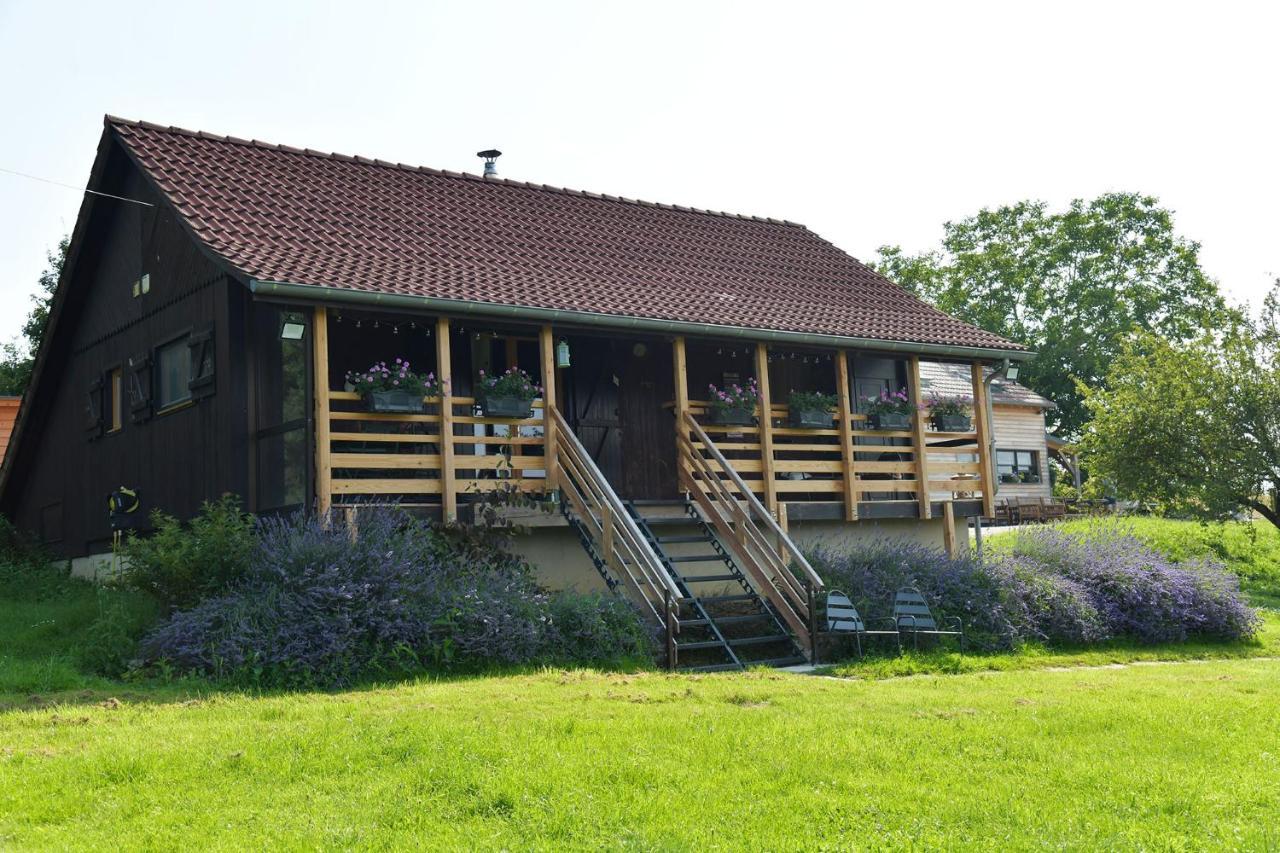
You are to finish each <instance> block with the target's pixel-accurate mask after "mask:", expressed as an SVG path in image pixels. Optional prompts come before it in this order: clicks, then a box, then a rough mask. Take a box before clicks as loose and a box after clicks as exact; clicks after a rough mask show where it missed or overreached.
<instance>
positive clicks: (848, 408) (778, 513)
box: [305, 307, 994, 530]
mask: <svg viewBox="0 0 1280 853" xmlns="http://www.w3.org/2000/svg"><path fill="white" fill-rule="evenodd" d="M305 318H306V320H307V323H308V326H309V329H310V335H309V338H310V341H311V346H310V347H309V348H308V349H309V355H310V360H311V364H310V365H309V366H310V373H311V375H312V377H313V380H312V383H311V384H312V394H311V397H312V400H313V406H314V412H313V422H314V438H313V441H312V442H311V444H312V452H313V455H314V466H313V470H314V475H313V488H312V491H313V499H314V504H315V506H316V507H317V508H318V509H319V510H320V511H322V512H324V511H328V510H329V509H330V508H333V507H342V506H350V505H356V504H360V503H369V502H379V501H391V500H394V501H397V502H399V503H401V504H403V505H409V506H413V507H415V508H417V509H418V510H420V511H422V512H424V513H426V514H429V515H431V516H432V517H436V518H439V519H441V520H445V521H448V520H454V519H459V518H462V519H463V520H467V519H469V518H470V516H471V510H472V507H473V506H474V504H475V503H476V502H477V501H478V499H479V498H480V496H482V495H484V494H487V493H491V492H493V491H495V490H506V491H516V492H519V493H521V494H524V495H528V496H532V497H534V498H539V497H542V498H546V499H547V500H556V499H557V498H558V496H559V489H560V486H561V482H560V480H561V478H562V476H563V473H564V472H563V470H562V466H563V462H562V460H560V459H559V458H558V455H559V453H560V450H559V444H560V439H559V438H558V437H557V435H556V432H557V430H558V429H561V430H567V431H568V432H570V433H572V436H573V438H574V439H575V440H576V442H577V443H579V444H581V446H582V448H583V451H584V453H585V456H586V457H587V458H589V459H590V462H591V464H592V465H593V466H594V467H595V468H596V469H597V470H598V472H599V473H600V476H601V478H602V479H603V480H605V481H607V483H608V484H609V485H610V487H611V489H612V490H613V491H615V492H616V493H617V494H618V495H620V496H621V497H622V498H624V499H649V500H652V499H661V498H671V497H676V496H678V495H681V494H691V493H693V492H701V493H703V494H706V495H711V496H712V497H713V498H718V499H729V498H730V497H732V498H734V499H737V500H743V499H746V498H747V496H748V495H750V496H751V497H752V498H754V499H755V500H758V501H759V502H760V503H761V504H762V505H763V506H764V507H765V509H766V510H767V511H768V513H769V514H770V515H771V516H773V518H774V519H775V520H776V521H777V523H778V524H779V525H781V527H782V528H783V529H784V530H785V529H786V528H787V526H788V524H789V523H790V522H791V521H796V520H818V519H825V520H844V521H850V522H853V521H860V520H872V519H889V518H913V519H929V518H935V517H939V516H943V515H945V516H952V515H954V516H958V517H965V516H973V515H979V514H985V515H989V514H991V511H992V510H991V507H990V504H991V503H992V498H993V496H994V495H993V491H994V490H993V489H991V488H989V487H988V485H989V484H991V483H992V482H993V478H992V475H991V460H990V458H989V447H990V433H989V424H988V421H987V408H986V406H985V396H984V395H985V394H986V391H987V389H986V387H985V386H984V384H983V382H982V370H981V365H982V362H981V361H980V360H977V359H975V360H973V361H972V362H971V368H972V377H973V397H974V401H975V405H974V406H973V414H974V419H973V425H972V429H971V430H969V431H966V432H939V431H935V430H934V429H933V426H932V425H931V423H930V421H929V418H928V415H927V413H925V412H921V411H919V410H917V411H916V413H915V414H914V415H913V416H912V417H911V419H910V426H909V428H907V429H897V430H878V429H871V428H870V425H869V424H868V419H867V415H866V413H865V403H864V400H865V398H868V397H874V396H877V395H878V394H879V393H880V392H881V391H883V390H889V391H891V392H892V391H895V390H898V389H906V391H907V392H908V393H909V394H910V396H911V400H912V402H913V403H915V404H919V403H921V402H922V401H921V398H920V381H919V370H920V361H921V356H920V355H919V354H915V353H895V352H890V351H886V352H873V351H863V350H851V349H844V348H839V347H817V346H803V347H797V346H791V345H787V344H781V343H770V342H766V341H763V340H760V341H750V340H742V339H719V338H714V337H710V336H708V337H701V336H697V337H695V336H686V335H654V334H646V333H644V332H639V331H638V332H635V333H627V332H618V331H616V330H600V329H591V328H587V327H584V326H581V325H565V326H560V325H552V324H541V325H532V324H521V323H504V322H500V321H495V320H493V319H492V318H490V319H481V318H476V317H457V316H454V317H449V316H409V315H404V314H389V313H378V312H371V311H367V310H360V311H348V310H342V309H338V308H326V307H309V309H308V310H307V311H306V312H305ZM402 357H403V358H405V359H406V360H409V359H410V358H411V359H412V362H413V365H414V368H415V369H416V370H422V371H426V370H430V371H431V372H433V373H435V374H436V375H438V376H439V377H441V378H444V379H446V380H447V382H446V383H445V385H444V389H443V392H442V393H441V394H440V396H438V397H430V398H426V399H425V400H424V402H425V406H424V409H423V411H422V412H421V413H412V414H388V413H375V412H370V411H367V410H366V408H365V406H364V404H363V401H362V400H361V398H360V396H359V395H358V394H357V393H356V392H355V391H353V390H351V389H350V387H349V385H348V384H347V383H346V382H345V376H346V374H347V372H348V371H359V370H363V369H365V368H367V367H368V365H369V364H370V363H373V362H376V361H388V362H390V361H392V360H393V359H395V358H402ZM510 367H518V368H520V369H522V370H524V371H525V372H527V373H528V374H529V375H530V376H531V377H533V378H534V379H535V380H536V381H537V382H538V383H539V384H541V385H542V386H543V389H544V393H543V395H542V397H541V398H539V399H536V400H534V401H533V403H532V406H531V412H532V414H531V416H530V417H524V418H498V417H489V416H486V415H485V414H483V412H482V411H481V409H480V407H479V405H478V402H479V401H478V400H477V397H476V381H477V379H478V377H479V376H480V375H481V373H480V372H481V371H487V372H489V373H492V372H501V371H503V370H505V369H507V368H510ZM748 380H754V381H755V383H756V384H757V386H758V388H759V402H758V404H757V406H756V408H755V412H754V414H755V417H754V419H753V420H754V423H751V424H743V425H723V424H718V423H716V422H715V421H714V419H713V417H712V412H711V404H710V402H709V400H708V399H707V398H708V390H707V389H708V387H709V386H711V385H716V386H719V387H723V386H725V385H727V384H732V383H736V382H746V381H748ZM793 390H795V391H817V392H821V393H826V394H831V395H833V396H834V397H835V398H836V400H837V405H836V406H835V408H834V411H833V412H832V413H831V419H830V422H829V425H828V426H826V427H825V428H816V429H812V428H799V427H796V426H792V425H790V423H789V420H790V419H789V415H790V412H789V408H788V405H787V401H786V398H787V396H788V394H789V393H790V392H791V391H793ZM553 413H554V414H558V415H559V417H554V416H553ZM726 489H727V490H728V491H727V492H726V491H725V490H726Z"/></svg>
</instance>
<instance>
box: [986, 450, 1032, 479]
mask: <svg viewBox="0 0 1280 853" xmlns="http://www.w3.org/2000/svg"><path fill="white" fill-rule="evenodd" d="M996 471H997V473H998V474H999V475H1000V482H1002V483H1038V482H1040V453H1039V452H1038V451H1035V450H997V451H996Z"/></svg>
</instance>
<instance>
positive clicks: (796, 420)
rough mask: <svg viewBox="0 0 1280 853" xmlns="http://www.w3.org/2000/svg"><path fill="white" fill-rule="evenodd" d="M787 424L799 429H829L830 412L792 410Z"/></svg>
mask: <svg viewBox="0 0 1280 853" xmlns="http://www.w3.org/2000/svg"><path fill="white" fill-rule="evenodd" d="M787 422H788V423H790V424H791V425H792V426H793V427H797V428H799V429H831V410H830V409H792V410H791V411H790V412H789V413H788V415H787Z"/></svg>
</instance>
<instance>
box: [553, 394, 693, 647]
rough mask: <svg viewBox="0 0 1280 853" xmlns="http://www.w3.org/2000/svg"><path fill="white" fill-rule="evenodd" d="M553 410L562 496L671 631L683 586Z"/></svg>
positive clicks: (604, 555) (609, 563)
mask: <svg viewBox="0 0 1280 853" xmlns="http://www.w3.org/2000/svg"><path fill="white" fill-rule="evenodd" d="M548 411H549V414H550V419H551V422H552V423H553V424H554V425H555V430H554V434H555V442H556V445H555V448H556V454H555V464H556V482H557V483H558V485H559V486H560V492H561V495H562V498H563V499H564V500H566V501H568V502H569V504H570V505H571V506H572V508H573V512H574V513H575V514H576V515H577V517H578V519H579V520H580V521H581V523H582V524H583V525H584V526H585V528H586V530H587V531H588V533H589V534H590V536H591V538H592V539H593V545H594V547H595V549H596V553H597V554H598V555H599V557H600V559H601V560H603V561H604V563H605V565H606V567H607V568H608V570H609V572H610V573H611V574H612V575H613V576H614V577H615V578H619V579H621V580H623V581H625V583H626V586H627V589H628V590H629V591H630V592H631V593H633V594H634V596H635V597H636V599H637V603H639V604H640V605H641V606H642V607H643V608H644V609H645V610H646V612H648V613H650V614H652V616H653V617H654V619H655V620H656V622H657V624H658V625H660V626H663V627H665V628H667V629H668V635H669V636H670V635H671V633H672V632H673V630H674V628H675V627H676V623H675V619H676V613H675V610H674V608H675V607H676V606H677V605H678V603H679V601H680V600H681V598H682V594H681V592H680V589H679V588H678V587H677V586H676V584H675V581H674V580H673V579H672V577H671V575H670V574H669V573H668V572H667V571H666V569H665V568H663V565H662V560H661V558H660V557H659V556H658V554H657V553H656V552H655V551H654V550H653V546H651V545H650V544H649V541H648V540H647V539H645V536H644V534H643V533H641V532H640V527H639V525H637V524H636V522H635V519H633V518H632V517H631V515H630V513H628V512H627V510H626V507H624V506H623V504H622V499H621V498H619V497H618V495H617V493H616V492H614V490H613V487H612V486H610V485H609V481H608V480H606V479H605V477H604V475H603V474H602V473H600V469H599V468H598V467H597V466H596V463H595V462H594V461H593V460H592V459H591V454H589V453H588V452H587V450H586V448H585V447H583V446H582V442H580V441H579V440H578V437H577V436H576V435H574V434H573V430H571V429H570V428H569V424H568V423H567V422H566V421H565V419H564V416H562V415H561V414H560V412H559V411H558V410H556V409H555V407H551V408H550V409H549V410H548Z"/></svg>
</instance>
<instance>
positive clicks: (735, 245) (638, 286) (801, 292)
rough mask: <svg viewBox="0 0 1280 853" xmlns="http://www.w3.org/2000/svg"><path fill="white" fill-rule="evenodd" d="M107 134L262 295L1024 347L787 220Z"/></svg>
mask: <svg viewBox="0 0 1280 853" xmlns="http://www.w3.org/2000/svg"><path fill="white" fill-rule="evenodd" d="M107 124H108V126H109V127H111V128H114V129H115V131H116V132H117V133H118V134H119V136H120V138H121V139H122V140H123V141H124V144H125V145H126V146H127V147H128V149H129V150H130V151H131V152H132V153H133V154H134V155H135V156H136V158H137V160H138V162H139V163H140V164H141V165H142V167H143V168H144V169H145V170H146V171H147V172H148V173H149V174H150V175H151V177H152V178H153V179H154V181H155V182H156V184H158V186H159V187H160V189H161V190H162V191H163V192H164V193H165V194H166V195H167V196H168V197H169V199H170V200H171V201H172V202H173V204H174V205H175V206H176V207H177V209H178V210H179V211H180V212H181V214H182V215H183V216H184V217H185V218H186V220H187V221H188V223H189V224H190V226H191V228H192V229H193V231H194V232H195V234H196V235H197V236H198V238H199V239H200V240H202V241H204V243H205V244H206V245H207V246H208V247H209V248H210V249H212V250H213V251H214V252H216V253H217V254H219V255H221V256H222V257H223V258H225V259H226V261H227V262H228V263H229V264H231V265H232V266H233V267H234V268H236V269H238V270H239V271H241V272H242V273H244V274H245V275H246V276H247V277H249V278H252V279H258V280H260V281H275V282H288V283H290V284H309V285H322V286H329V287H335V288H345V289H350V290H357V291H366V292H380V293H392V294H404V295H409V296H426V297H435V298H441V299H457V300H464V301H468V302H483V303H493V304H498V305H511V306H521V307H534V308H550V309H557V310H563V311H583V312H591V313H598V314H612V315H619V316H625V317H640V318H648V319H656V320H674V321H684V322H695V323H709V324H715V325H724V326H741V327H747V328H753V329H770V330H777V331H782V332H804V333H815V334H824V335H838V336H848V337H861V338H875V339H880V340H892V341H904V342H917V343H927V344H942V345H949V346H973V347H987V348H998V349H1008V350H1018V349H1022V347H1020V346H1018V345H1017V344H1013V343H1010V342H1009V341H1006V340H1004V339H1003V338H1000V337H998V336H996V335H993V334H990V333H989V332H985V331H982V330H981V329H977V328H975V327H973V326H970V325H968V324H966V323H962V322H960V321H959V320H956V319H953V318H951V317H949V316H947V315H946V314H943V313H942V312H940V311H938V310H936V309H934V308H932V307H931V306H928V305H926V304H925V303H923V302H921V301H919V300H918V299H916V298H914V297H913V296H911V295H910V294H908V293H907V292H906V291H904V290H903V289H901V288H900V287H898V286H897V285H895V284H893V283H892V282H890V281H888V280H887V279H885V278H884V277H882V276H880V275H878V274H877V273H875V272H873V271H872V270H871V269H869V268H868V267H866V266H865V265H863V264H861V263H859V262H858V261H857V260H855V259H854V258H852V257H850V256H849V255H847V254H845V253H844V252H842V251H840V250H839V249H837V248H836V247H835V246H833V245H832V244H831V243H828V242H827V241H826V240H823V239H822V238H821V237H819V236H818V235H816V234H814V233H813V232H811V231H809V230H807V229H806V228H804V227H803V226H801V225H797V224H795V223H791V222H783V221H780V220H773V219H758V218H754V217H747V216H735V215H730V214H724V213H714V212H710V211H704V210H696V209H692V208H687V207H678V206H673V205H663V204H652V203H648V202H641V201H635V200H631V199H623V198H616V197H612V196H601V195H596V194H594V193H587V192H576V191H572V190H565V189H559V188H556V187H548V186H542V185H538V184H526V183H521V182H519V181H510V180H502V179H494V178H483V177H478V176H475V175H466V174H459V173H454V172H444V171H438V170H434V169H427V168H419V167H412V166H405V165H397V164H392V163H384V162H382V161H375V160H367V159H364V158H360V157H348V156H344V155H338V154H325V153H321V152H316V151H309V150H308V151H303V150H299V149H296V148H287V147H284V146H278V145H268V144H266V143H261V142H250V141H247V140H240V139H234V138H230V137H222V136H214V135H211V134H207V133H196V132H192V131H187V130H181V129H177V128H164V127H159V126H156V125H152V124H147V123H139V122H129V121H123V120H120V119H113V118H108V119H107Z"/></svg>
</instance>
